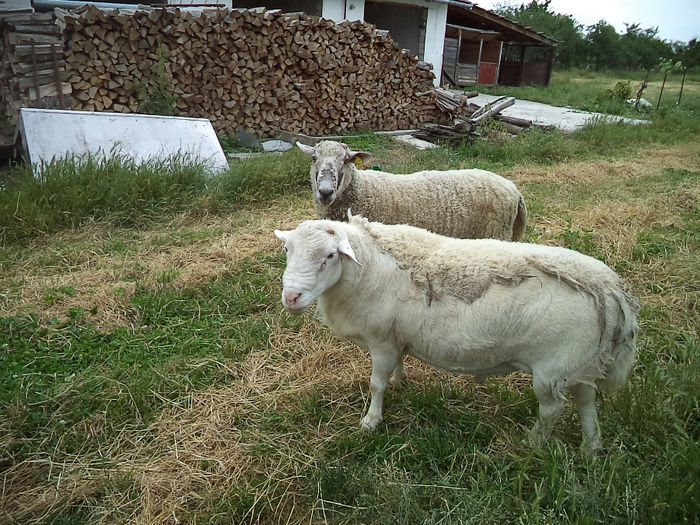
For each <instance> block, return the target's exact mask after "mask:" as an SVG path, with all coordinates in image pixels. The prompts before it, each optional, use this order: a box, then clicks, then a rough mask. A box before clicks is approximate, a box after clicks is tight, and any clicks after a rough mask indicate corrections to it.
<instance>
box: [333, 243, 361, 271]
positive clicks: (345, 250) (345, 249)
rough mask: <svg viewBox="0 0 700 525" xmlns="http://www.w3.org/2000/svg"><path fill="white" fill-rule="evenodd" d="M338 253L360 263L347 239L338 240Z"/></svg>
mask: <svg viewBox="0 0 700 525" xmlns="http://www.w3.org/2000/svg"><path fill="white" fill-rule="evenodd" d="M338 253H342V254H343V255H347V256H348V257H350V258H351V259H352V260H353V261H355V262H356V263H357V264H360V261H358V260H357V257H355V252H354V251H353V249H352V246H350V242H349V241H348V240H347V239H342V240H340V241H339V242H338ZM360 266H362V265H360Z"/></svg>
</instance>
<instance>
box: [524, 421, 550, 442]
mask: <svg viewBox="0 0 700 525" xmlns="http://www.w3.org/2000/svg"><path fill="white" fill-rule="evenodd" d="M523 441H524V444H526V445H530V446H531V447H533V448H536V447H540V446H542V445H544V444H545V443H546V442H547V436H546V435H545V434H544V432H542V428H541V426H540V422H539V421H537V422H536V423H535V426H534V427H532V429H531V430H530V432H529V433H528V435H527V439H525V440H523Z"/></svg>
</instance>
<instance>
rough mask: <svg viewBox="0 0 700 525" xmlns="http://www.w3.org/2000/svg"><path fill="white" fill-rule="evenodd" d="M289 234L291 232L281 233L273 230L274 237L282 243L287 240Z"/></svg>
mask: <svg viewBox="0 0 700 525" xmlns="http://www.w3.org/2000/svg"><path fill="white" fill-rule="evenodd" d="M290 233H291V232H283V231H281V230H275V235H276V236H277V238H278V239H279V240H280V241H282V242H287V239H288V238H289V234H290Z"/></svg>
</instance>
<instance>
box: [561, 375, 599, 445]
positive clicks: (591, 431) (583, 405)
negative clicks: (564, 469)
mask: <svg viewBox="0 0 700 525" xmlns="http://www.w3.org/2000/svg"><path fill="white" fill-rule="evenodd" d="M569 392H571V396H572V397H573V398H574V402H575V403H576V410H577V411H578V415H579V419H580V421H581V434H582V442H581V444H582V446H583V450H584V451H585V452H586V453H588V454H594V453H595V452H597V451H598V450H600V449H601V448H602V441H601V438H600V427H599V426H598V416H597V414H596V407H595V397H596V391H595V388H594V387H593V386H592V385H587V384H583V383H577V384H575V385H573V386H570V387H569Z"/></svg>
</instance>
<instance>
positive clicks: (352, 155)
mask: <svg viewBox="0 0 700 525" xmlns="http://www.w3.org/2000/svg"><path fill="white" fill-rule="evenodd" d="M356 158H359V159H361V160H362V162H364V161H366V160H369V159H370V158H372V154H371V153H367V152H366V151H352V150H351V149H349V150H348V152H347V154H346V156H345V162H353V161H354V160H355V159H356Z"/></svg>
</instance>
